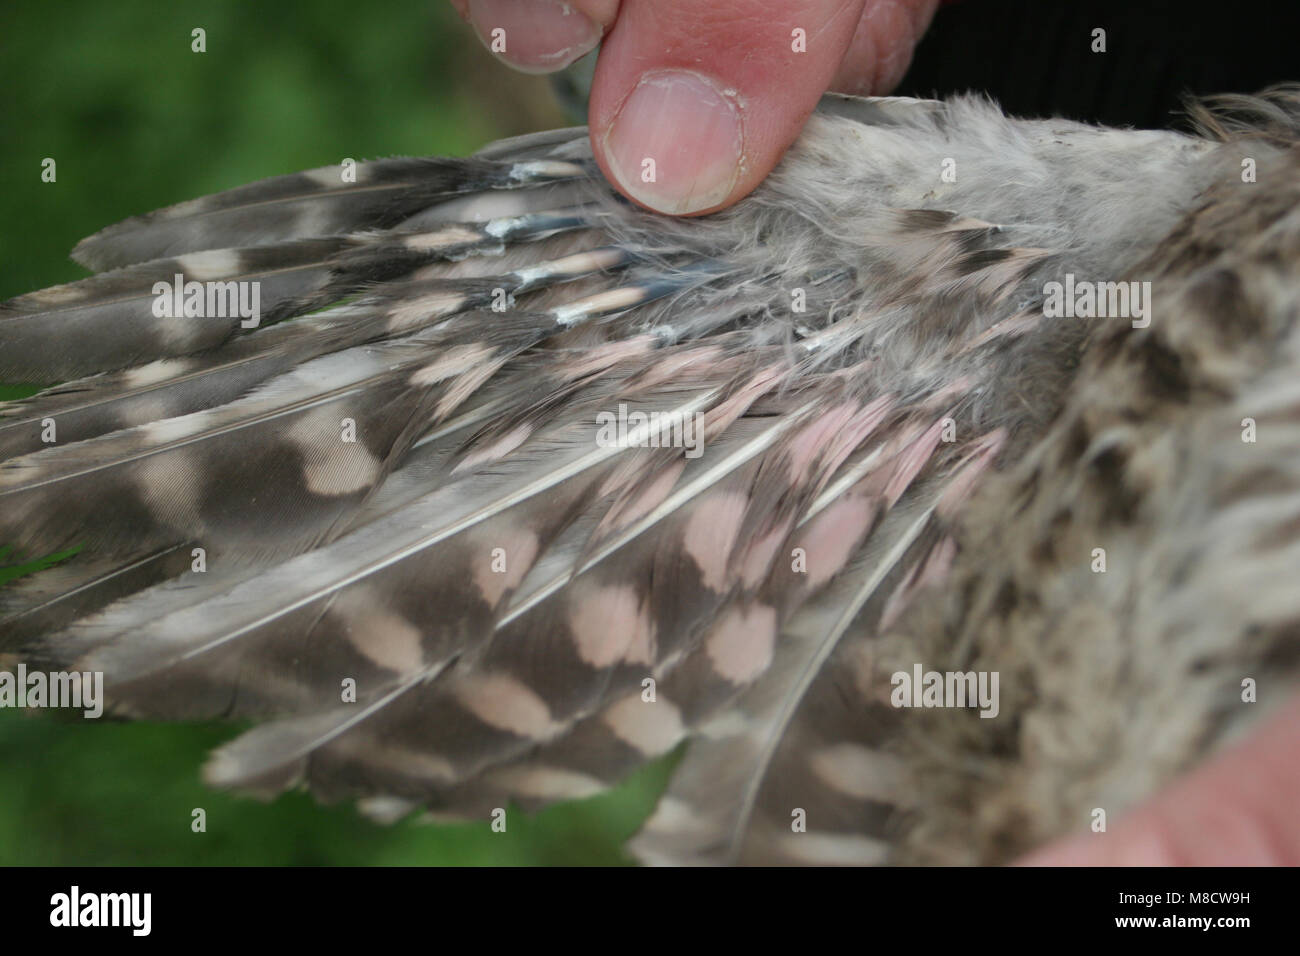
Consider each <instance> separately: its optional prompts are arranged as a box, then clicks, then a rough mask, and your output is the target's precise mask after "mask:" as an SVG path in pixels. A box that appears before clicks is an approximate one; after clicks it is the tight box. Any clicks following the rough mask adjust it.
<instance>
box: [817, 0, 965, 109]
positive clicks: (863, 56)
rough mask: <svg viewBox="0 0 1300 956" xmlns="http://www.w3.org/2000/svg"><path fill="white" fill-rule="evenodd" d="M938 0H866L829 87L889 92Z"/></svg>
mask: <svg viewBox="0 0 1300 956" xmlns="http://www.w3.org/2000/svg"><path fill="white" fill-rule="evenodd" d="M938 6H939V0H867V2H866V5H865V6H864V7H863V8H862V16H861V18H860V19H859V20H858V26H857V29H856V30H855V31H854V33H853V41H852V42H851V43H850V44H849V49H848V52H847V53H845V54H844V59H843V60H842V61H841V62H840V68H839V70H838V71H836V73H835V78H834V79H833V80H832V81H831V89H833V90H837V91H839V92H840V93H856V94H858V95H860V96H866V95H877V96H879V95H882V94H885V93H888V92H890V91H891V90H892V89H893V88H894V87H896V86H897V85H898V84H899V82H900V81H901V80H902V79H903V74H905V73H906V72H907V68H908V66H910V65H911V63H912V53H913V51H915V50H916V45H917V44H918V43H919V42H921V37H922V36H923V35H924V34H925V31H926V30H927V29H929V26H930V21H931V20H932V19H933V18H934V11H935V10H936V9H937V8H938Z"/></svg>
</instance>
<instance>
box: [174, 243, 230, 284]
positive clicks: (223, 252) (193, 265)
mask: <svg viewBox="0 0 1300 956" xmlns="http://www.w3.org/2000/svg"><path fill="white" fill-rule="evenodd" d="M176 268H177V270H178V271H179V272H180V273H181V274H182V275H183V276H185V279H186V280H187V281H189V280H194V281H196V282H206V281H208V280H209V279H223V278H226V277H228V276H234V275H239V273H240V272H241V271H242V258H241V256H240V255H239V252H238V250H236V249H208V250H205V251H204V252H191V253H188V254H186V255H183V256H177V257H176Z"/></svg>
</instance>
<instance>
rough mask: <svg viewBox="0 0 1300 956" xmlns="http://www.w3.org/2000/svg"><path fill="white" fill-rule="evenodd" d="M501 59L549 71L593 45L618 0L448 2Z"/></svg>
mask: <svg viewBox="0 0 1300 956" xmlns="http://www.w3.org/2000/svg"><path fill="white" fill-rule="evenodd" d="M451 2H452V6H454V7H455V8H456V11H457V12H458V13H459V14H460V15H461V16H462V17H464V18H465V19H466V20H468V21H469V23H470V25H471V26H473V27H474V32H475V33H477V34H478V38H479V39H480V40H481V41H482V42H483V45H484V46H486V47H487V48H488V49H489V50H491V51H492V52H493V53H495V54H496V55H497V56H498V57H499V58H500V59H501V61H502V62H503V63H506V64H508V65H510V66H512V67H514V68H515V69H517V70H522V71H523V72H525V73H552V72H554V71H556V70H562V69H564V67H566V66H568V65H569V64H570V63H572V62H573V61H574V60H576V59H578V58H579V57H580V56H583V55H584V54H586V53H589V52H591V50H593V49H595V47H596V45H597V44H598V43H600V38H601V36H602V35H603V33H604V31H605V30H606V29H607V28H608V27H609V25H610V24H611V23H613V22H614V18H615V17H616V16H617V15H618V3H619V0H568V2H564V0H451Z"/></svg>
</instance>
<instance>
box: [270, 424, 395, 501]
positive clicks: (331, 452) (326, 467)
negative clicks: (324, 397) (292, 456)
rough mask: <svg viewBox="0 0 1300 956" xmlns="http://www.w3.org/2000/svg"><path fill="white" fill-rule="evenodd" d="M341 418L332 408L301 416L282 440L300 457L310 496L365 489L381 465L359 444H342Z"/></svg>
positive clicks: (375, 476) (343, 493)
mask: <svg viewBox="0 0 1300 956" xmlns="http://www.w3.org/2000/svg"><path fill="white" fill-rule="evenodd" d="M341 422H342V416H341V415H340V413H339V411H338V410H337V409H334V408H320V409H317V410H315V411H313V412H309V413H307V414H306V415H303V416H302V417H301V418H300V419H299V420H298V421H297V422H295V423H294V424H293V426H292V427H291V428H290V429H289V431H288V435H287V436H286V437H287V438H288V439H289V440H290V441H292V442H293V443H294V444H295V445H297V446H298V449H299V451H300V452H301V453H302V457H303V480H304V482H305V483H306V485H307V489H308V490H309V491H311V492H312V493H313V494H317V495H324V496H327V497H332V496H335V495H350V494H353V493H354V492H357V491H363V490H365V489H366V488H369V487H370V486H371V484H373V483H374V481H375V479H376V478H378V477H379V473H380V470H381V468H382V463H381V462H380V461H379V459H378V458H376V457H375V456H374V455H372V454H371V453H370V450H369V449H368V448H366V446H365V445H364V444H363V443H362V442H361V441H351V442H345V441H343V438H342V431H341Z"/></svg>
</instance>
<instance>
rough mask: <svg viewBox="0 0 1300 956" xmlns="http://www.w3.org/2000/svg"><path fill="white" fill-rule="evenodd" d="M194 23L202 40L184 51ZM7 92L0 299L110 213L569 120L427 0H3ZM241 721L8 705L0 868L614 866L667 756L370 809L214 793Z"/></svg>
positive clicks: (60, 271) (1, 771)
mask: <svg viewBox="0 0 1300 956" xmlns="http://www.w3.org/2000/svg"><path fill="white" fill-rule="evenodd" d="M195 27H202V28H203V29H205V30H206V31H207V52H206V53H194V52H191V49H190V45H191V35H190V31H191V30H192V29H194V28H195ZM0 89H3V90H4V91H5V96H4V97H3V98H0V169H2V170H3V182H4V188H3V191H2V192H0V210H2V215H0V220H2V221H3V228H0V299H5V298H8V297H10V296H13V295H17V294H19V293H22V292H28V291H31V290H33V289H39V288H42V287H44V286H49V285H53V284H56V283H60V282H68V281H70V280H73V279H77V278H81V277H82V276H83V275H85V274H86V273H85V271H84V270H82V269H81V268H80V267H78V266H76V265H74V264H73V263H72V262H71V261H70V260H69V259H68V257H67V253H68V250H69V249H71V248H72V246H73V244H74V243H75V242H76V241H77V240H78V239H80V238H81V237H82V236H86V235H89V234H90V233H92V232H95V231H97V230H98V229H100V228H102V227H103V226H106V225H108V224H109V223H112V222H116V221H117V220H119V219H122V218H124V217H126V216H131V215H135V214H137V213H141V212H146V211H148V210H150V209H154V208H157V207H159V206H164V205H168V204H170V203H173V202H178V201H180V200H184V199H190V198H192V197H195V196H200V195H203V194H206V193H211V192H216V191H217V190H220V189H226V188H229V187H232V186H237V185H240V184H242V183H245V182H249V181H251V180H255V179H261V178H263V177H266V176H273V175H277V174H280V173H287V172H294V171H296V170H300V169H308V168H312V167H316V166H324V165H327V164H331V163H337V162H339V161H340V160H341V159H342V158H344V157H349V156H350V157H354V158H357V159H367V158H375V157H380V156H394V155H429V154H447V155H463V154H465V153H468V152H470V151H472V150H474V149H476V148H477V147H479V146H481V145H482V144H484V143H485V142H488V141H489V140H492V139H495V138H499V137H502V136H509V135H514V134H517V133H522V132H528V131H531V130H535V129H544V128H547V127H552V126H556V125H565V124H566V123H567V120H566V119H565V117H563V116H562V115H561V113H560V112H559V110H558V108H557V107H556V106H555V105H554V102H553V99H552V97H551V94H550V91H549V87H548V84H547V82H546V81H545V80H543V79H538V78H535V77H525V76H521V75H518V74H515V73H512V72H511V71H509V70H507V69H505V68H503V67H501V66H499V65H497V64H496V63H494V62H493V61H492V59H491V57H490V56H489V55H488V54H487V53H486V52H485V51H484V50H483V49H482V48H481V46H480V45H479V43H478V41H477V40H476V39H475V38H474V36H473V34H472V33H471V32H470V31H469V29H468V28H467V27H465V26H464V25H463V24H462V23H461V22H460V21H459V20H458V19H457V18H456V17H455V16H454V15H453V14H452V13H451V11H450V9H449V7H448V6H447V5H446V4H445V3H444V2H442V0H423V2H406V0H403V2H394V3H386V4H382V5H372V4H361V3H355V2H337V0H336V2H321V0H317V2H311V3H308V2H303V0H281V2H276V3H253V2H251V0H250V2H243V3H237V2H202V3H189V4H177V5H175V6H173V7H171V8H169V7H168V6H167V5H164V4H159V3H157V2H126V0H119V2H115V3H111V4H106V3H103V2H89V0H70V2H63V3H57V4H55V3H42V2H36V0H21V2H20V0H7V2H6V3H5V4H4V5H3V6H2V7H0ZM45 157H52V158H54V159H55V161H56V162H57V164H58V165H57V173H58V179H57V182H55V183H52V184H51V183H44V182H42V181H41V178H40V172H41V161H42V160H43V159H44V158H45ZM0 389H3V390H2V391H0V398H15V397H20V396H22V395H26V394H29V393H30V392H31V391H32V389H15V388H12V387H11V388H7V389H5V388H4V387H3V386H2V385H0ZM3 561H4V556H3V553H2V552H0V564H3ZM17 570H19V569H16V568H12V567H11V568H9V569H7V570H6V569H4V568H0V581H3V580H5V579H6V578H12V576H13V574H14V573H15V572H16V571H17ZM235 733H236V729H235V728H232V727H230V726H215V725H207V726H181V725H158V724H120V723H110V722H109V721H106V720H101V721H83V720H65V719H58V717H56V716H54V715H51V714H48V713H46V714H40V715H37V716H35V717H33V716H31V715H29V714H28V713H26V712H17V711H12V710H0V864H6V865H12V864H23V865H43V864H48V865H87V864H91V865H93V864H407V865H410V864H463V865H476V864H519V865H531V864H608V863H618V862H626V857H625V855H624V854H623V853H622V851H621V849H620V845H621V844H622V842H623V841H624V840H625V839H627V837H629V836H630V835H631V834H632V833H633V832H635V830H636V828H637V826H638V825H639V824H640V822H641V820H642V819H644V817H645V816H646V814H647V813H648V812H649V810H650V808H651V806H652V804H653V802H654V799H655V797H656V796H657V794H658V792H659V790H660V789H661V788H662V786H663V782H664V779H665V767H664V766H663V765H662V764H661V765H659V766H656V767H652V768H651V769H649V770H648V771H646V772H644V773H643V774H641V775H640V776H639V777H638V778H636V779H634V780H632V781H630V782H629V783H628V784H627V785H625V786H624V787H622V788H620V789H619V790H618V791H616V792H614V793H612V794H609V795H607V796H603V797H599V798H596V799H593V800H587V801H583V802H580V803H573V804H569V805H566V806H560V807H555V808H552V809H551V810H548V811H545V812H543V813H541V814H538V815H537V816H535V817H531V818H529V817H525V816H524V815H523V814H521V813H518V812H513V813H511V814H510V816H509V826H508V829H507V832H506V833H505V834H493V833H491V832H490V830H489V827H488V825H487V823H486V821H485V822H484V823H483V824H475V825H465V826H422V825H416V824H414V823H404V824H399V825H397V826H392V827H381V826H377V825H373V824H371V823H369V822H368V821H366V820H365V819H363V818H362V817H361V816H360V815H359V814H358V813H357V812H356V811H355V810H354V809H353V808H352V807H350V806H341V807H330V808H326V807H320V806H318V805H317V804H316V803H315V802H314V801H313V800H312V799H311V798H310V797H308V796H305V795H302V794H291V795H288V796H286V797H283V798H281V799H280V800H278V801H276V802H275V803H273V804H269V805H268V804H263V803H259V802H256V801H253V800H249V799H245V798H240V797H237V796H232V795H229V794H224V793H216V792H213V791H210V790H207V789H206V788H204V787H203V786H202V785H201V783H200V782H199V774H198V771H199V767H200V765H201V764H202V762H203V760H204V757H205V755H206V753H207V752H208V751H209V750H210V749H211V748H212V747H214V746H216V745H218V744H220V743H221V742H222V741H224V740H227V739H229V738H230V737H232V736H234V734H235ZM196 807H202V808H204V809H205V810H206V811H207V832H206V833H203V834H196V833H193V832H191V830H190V821H191V811H192V810H193V809H194V808H196Z"/></svg>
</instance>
